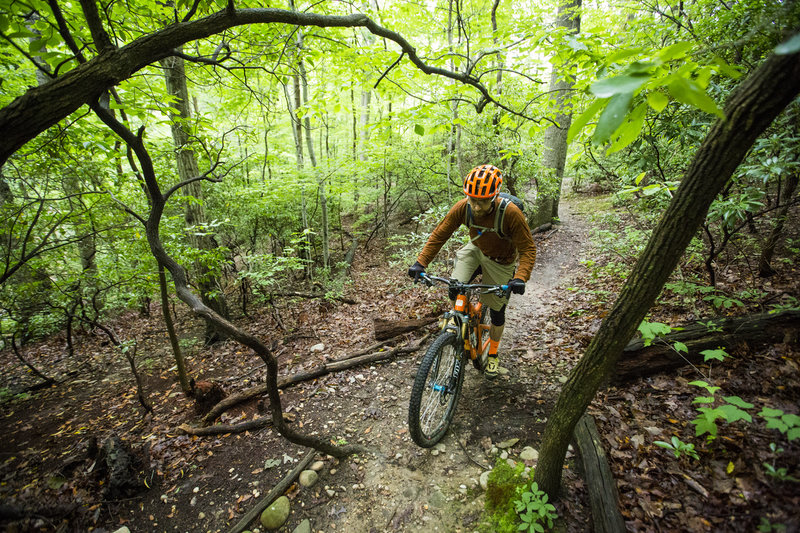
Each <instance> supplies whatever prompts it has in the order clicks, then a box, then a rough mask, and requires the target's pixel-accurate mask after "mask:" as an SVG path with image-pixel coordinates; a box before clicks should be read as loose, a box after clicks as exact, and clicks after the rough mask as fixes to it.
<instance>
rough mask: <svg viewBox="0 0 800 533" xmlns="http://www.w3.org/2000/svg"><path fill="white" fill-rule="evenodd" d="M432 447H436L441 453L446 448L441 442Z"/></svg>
mask: <svg viewBox="0 0 800 533" xmlns="http://www.w3.org/2000/svg"><path fill="white" fill-rule="evenodd" d="M434 448H436V449H437V450H439V451H440V452H442V453H444V452H445V450H447V447H446V446H445V445H444V443H443V442H440V443H438V444H437V445H436V446H434Z"/></svg>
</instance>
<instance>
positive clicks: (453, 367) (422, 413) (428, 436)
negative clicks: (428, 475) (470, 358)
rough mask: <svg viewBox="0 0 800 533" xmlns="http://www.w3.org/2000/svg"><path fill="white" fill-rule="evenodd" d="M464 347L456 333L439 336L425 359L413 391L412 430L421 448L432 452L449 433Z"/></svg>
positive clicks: (410, 426) (409, 413) (458, 392)
mask: <svg viewBox="0 0 800 533" xmlns="http://www.w3.org/2000/svg"><path fill="white" fill-rule="evenodd" d="M462 353H463V347H462V346H460V342H459V341H458V338H457V337H456V334H455V333H453V332H452V331H445V332H444V333H442V334H441V335H439V336H438V337H437V338H436V340H435V341H433V344H431V346H430V348H428V351H427V352H425V355H424V356H423V358H422V362H420V364H419V370H417V377H416V378H415V379H414V386H413V387H412V388H411V401H410V402H409V406H408V428H409V432H410V433H411V438H412V439H413V440H414V442H415V443H417V445H419V446H421V447H423V448H430V447H432V446H434V445H435V444H436V443H437V442H439V441H440V440H441V439H442V437H444V435H445V433H446V432H447V428H448V427H449V426H450V421H451V420H452V419H453V415H454V414H455V411H456V405H457V404H458V398H459V396H460V395H461V385H462V383H463V382H464V368H463V366H462V364H461V361H462Z"/></svg>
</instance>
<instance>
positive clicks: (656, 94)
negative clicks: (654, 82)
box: [647, 91, 669, 113]
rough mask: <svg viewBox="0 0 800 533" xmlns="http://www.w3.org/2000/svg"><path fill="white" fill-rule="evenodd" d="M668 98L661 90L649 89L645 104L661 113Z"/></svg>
mask: <svg viewBox="0 0 800 533" xmlns="http://www.w3.org/2000/svg"><path fill="white" fill-rule="evenodd" d="M668 103H669V98H668V97H667V95H666V94H664V93H662V92H661V91H651V92H649V93H647V105H649V106H650V107H652V108H653V109H654V110H655V111H656V112H657V113H661V112H662V111H663V110H664V108H665V107H667V104H668Z"/></svg>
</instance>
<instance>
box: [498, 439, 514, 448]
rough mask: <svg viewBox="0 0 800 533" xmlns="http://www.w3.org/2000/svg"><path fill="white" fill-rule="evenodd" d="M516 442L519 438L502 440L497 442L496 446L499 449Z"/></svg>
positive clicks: (508, 446)
mask: <svg viewBox="0 0 800 533" xmlns="http://www.w3.org/2000/svg"><path fill="white" fill-rule="evenodd" d="M518 442H519V439H508V440H504V441H503V442H501V443H500V444H498V445H497V447H498V448H500V449H501V450H505V449H506V448H511V447H512V446H514V445H515V444H516V443H518Z"/></svg>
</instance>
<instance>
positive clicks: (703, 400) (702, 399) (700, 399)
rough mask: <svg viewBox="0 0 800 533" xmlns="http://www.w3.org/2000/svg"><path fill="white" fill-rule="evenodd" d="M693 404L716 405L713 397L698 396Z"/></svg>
mask: <svg viewBox="0 0 800 533" xmlns="http://www.w3.org/2000/svg"><path fill="white" fill-rule="evenodd" d="M692 403H714V397H713V396H697V397H696V398H695V399H694V400H692Z"/></svg>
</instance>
